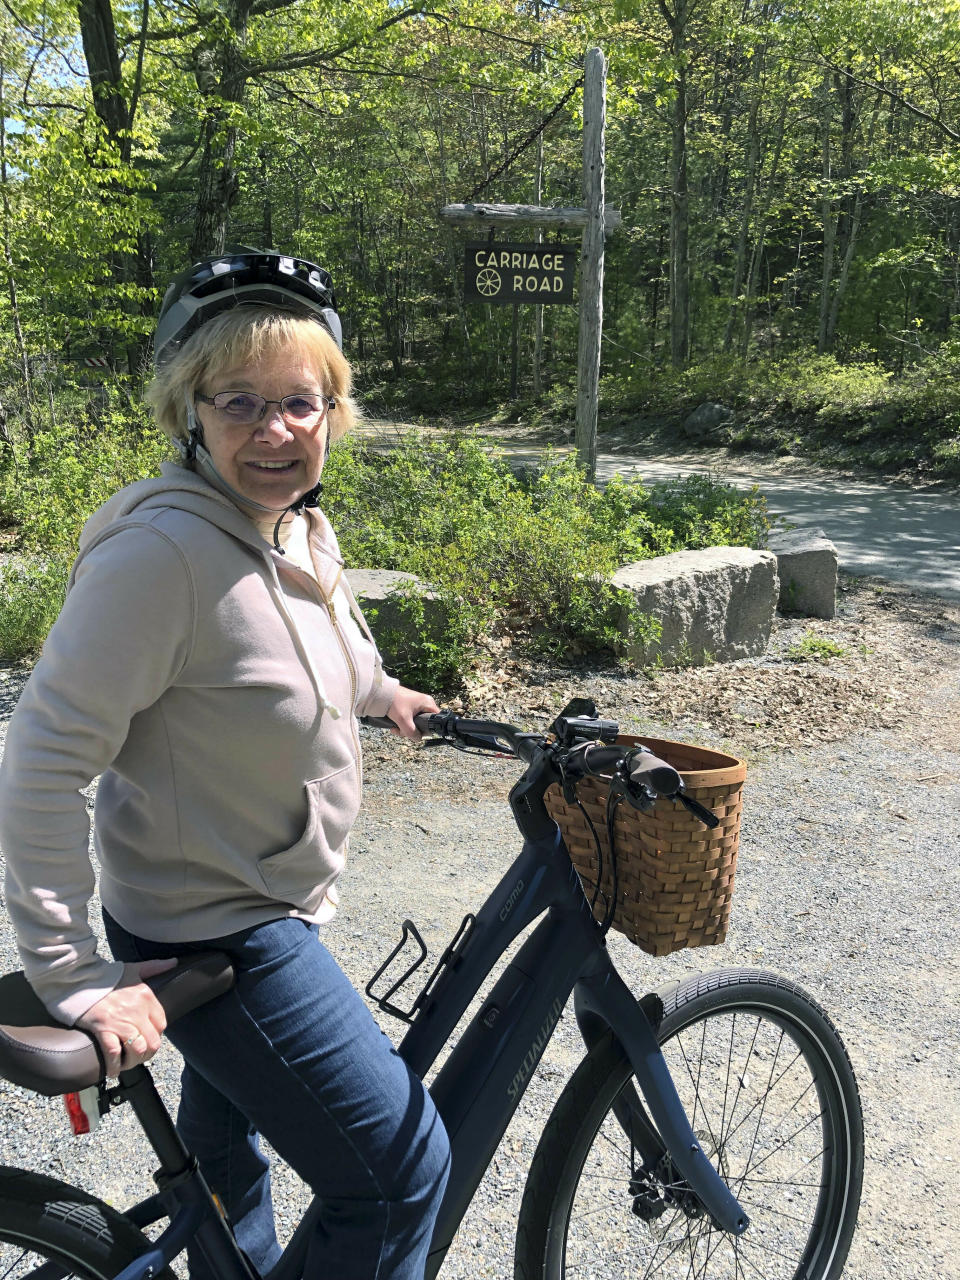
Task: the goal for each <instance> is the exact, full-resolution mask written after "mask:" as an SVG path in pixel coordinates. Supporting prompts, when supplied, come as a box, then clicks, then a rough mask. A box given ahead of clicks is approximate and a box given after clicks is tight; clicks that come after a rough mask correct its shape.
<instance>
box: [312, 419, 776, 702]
mask: <svg viewBox="0 0 960 1280" xmlns="http://www.w3.org/2000/svg"><path fill="white" fill-rule="evenodd" d="M675 488H676V486H671V485H663V486H657V487H656V489H655V490H647V489H646V488H645V487H644V486H643V484H642V483H641V482H640V481H638V480H631V481H628V480H623V479H621V478H617V479H614V480H612V481H611V482H610V483H609V484H608V485H607V486H606V487H605V488H602V489H600V488H597V487H596V486H594V485H592V484H589V483H588V482H587V481H586V480H585V478H584V476H583V474H582V472H581V471H580V470H579V468H578V467H577V465H576V463H575V462H574V461H572V460H570V459H562V460H561V459H558V458H555V457H549V456H548V457H547V458H546V459H545V461H544V464H543V465H542V466H541V467H539V468H536V469H534V470H533V472H532V473H529V474H525V475H524V476H522V477H518V476H516V475H514V473H513V472H512V471H511V470H510V468H509V466H508V465H507V463H506V461H505V460H504V459H503V458H502V457H499V456H491V454H490V453H489V452H487V451H486V450H484V449H483V448H482V447H481V445H480V443H479V442H478V441H477V440H476V439H474V438H472V437H470V436H467V435H459V436H453V437H449V438H445V439H443V440H435V439H424V438H422V437H418V436H416V435H411V436H406V437H404V438H403V439H402V440H401V441H400V442H399V443H398V444H397V446H396V447H395V448H394V449H392V450H391V451H390V452H389V453H385V454H378V453H376V452H373V451H371V450H367V449H364V448H363V446H362V445H361V444H359V443H357V442H356V441H353V442H343V443H342V444H341V445H340V446H339V447H338V448H337V449H336V450H334V452H333V454H332V455H331V458H330V461H329V463H328V466H327V470H326V472H325V476H324V506H325V509H326V510H327V513H328V515H329V516H330V518H331V520H332V522H333V524H334V527H335V528H336V529H337V531H338V533H339V535H340V539H341V542H342V544H343V548H344V553H345V555H346V557H347V560H348V562H349V563H351V564H354V565H363V566H376V567H378V568H384V569H394V570H399V571H401V572H405V573H411V574H415V575H416V576H417V577H418V578H419V579H420V581H421V582H422V583H424V584H428V585H429V586H430V587H431V588H432V589H433V590H434V591H436V592H438V593H439V594H440V595H441V596H443V597H444V598H445V599H446V600H447V601H449V602H450V603H451V605H452V621H451V623H450V625H449V628H448V630H447V632H446V633H445V634H442V635H438V634H432V635H427V636H424V638H423V641H422V643H420V642H418V645H419V647H418V648H417V650H416V651H415V652H414V651H411V652H409V653H408V661H409V663H410V665H409V666H408V665H407V664H406V663H404V665H403V673H404V678H405V679H407V680H412V681H414V682H416V681H417V680H418V679H419V680H421V682H422V683H424V684H425V685H426V686H427V687H432V688H443V687H449V686H450V685H451V684H452V683H455V682H456V681H457V679H458V678H462V675H463V673H464V672H465V670H466V669H467V667H468V666H469V664H470V662H471V661H473V660H475V658H476V656H477V654H478V653H479V650H480V646H481V643H482V642H483V640H484V638H485V637H493V638H494V639H496V638H497V637H498V636H500V635H501V634H503V633H507V632H509V634H510V636H511V639H512V643H514V644H518V645H519V646H520V648H521V649H525V650H526V651H528V652H534V653H540V654H545V655H548V656H550V657H553V658H557V659H566V660H570V659H572V658H576V657H578V656H581V655H583V654H586V653H603V652H610V651H613V650H614V649H615V648H616V647H618V645H619V644H620V642H621V640H622V633H623V630H624V629H627V630H628V631H629V632H630V634H631V635H632V637H633V638H634V640H636V641H637V642H639V643H643V642H650V641H651V640H654V639H655V638H656V637H655V635H654V634H653V633H654V631H655V626H654V624H653V623H652V621H651V620H650V619H648V618H645V617H643V616H641V615H639V614H638V613H637V611H636V609H635V608H634V606H633V603H632V597H630V596H628V595H626V594H625V593H622V592H620V591H617V590H616V589H615V588H614V587H613V586H612V584H611V581H610V579H611V577H612V575H613V573H614V572H615V570H616V569H617V568H619V566H620V565H622V564H624V563H627V562H629V561H633V560H640V559H644V558H645V557H647V556H651V555H660V554H663V553H665V552H668V551H673V550H678V549H680V548H681V547H684V546H690V545H694V546H704V545H707V543H708V542H709V541H710V540H714V541H719V542H723V543H728V544H734V545H744V544H746V545H751V546H759V545H762V544H763V542H764V540H765V536H766V531H767V529H768V528H769V520H768V518H767V516H766V512H765V507H764V503H763V499H762V498H760V497H759V496H758V495H756V494H755V493H754V494H751V495H743V494H739V493H737V492H736V491H735V490H733V489H731V488H729V487H728V486H725V485H721V484H719V483H718V482H717V481H716V480H714V479H711V478H709V477H706V478H703V479H698V480H696V481H694V482H682V488H681V491H680V493H679V495H678V496H676V497H672V496H671V495H672V494H673V491H674V489H675ZM698 502H699V503H702V504H703V506H704V511H703V512H702V513H700V512H699V511H698V507H697V504H698ZM407 608H408V610H409V611H410V612H411V613H412V614H413V616H414V617H422V613H418V609H420V604H419V602H417V601H416V600H414V601H412V602H411V603H410V604H409V605H408V606H407ZM397 638H398V637H396V636H392V637H384V644H385V646H386V647H392V643H394V642H395V641H396V640H397ZM428 673H429V678H428Z"/></svg>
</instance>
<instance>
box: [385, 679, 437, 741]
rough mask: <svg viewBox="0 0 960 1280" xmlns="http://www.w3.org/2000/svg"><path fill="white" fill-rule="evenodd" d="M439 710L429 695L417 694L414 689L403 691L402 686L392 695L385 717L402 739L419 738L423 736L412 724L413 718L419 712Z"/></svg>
mask: <svg viewBox="0 0 960 1280" xmlns="http://www.w3.org/2000/svg"><path fill="white" fill-rule="evenodd" d="M439 710H440V708H439V707H438V706H437V704H436V703H435V702H434V700H433V699H432V698H431V697H430V695H429V693H418V692H417V691H416V689H405V688H404V687H403V685H400V687H399V688H398V689H397V692H396V693H395V694H394V698H393V702H392V703H391V705H390V710H389V711H388V712H387V715H388V716H389V717H390V719H391V720H392V721H393V723H394V724H395V725H396V726H397V733H399V734H400V735H401V736H402V737H404V738H420V737H422V736H423V735H422V734H421V733H420V732H419V730H418V729H417V726H416V725H415V724H414V723H413V717H414V716H415V715H419V714H420V712H421V711H439Z"/></svg>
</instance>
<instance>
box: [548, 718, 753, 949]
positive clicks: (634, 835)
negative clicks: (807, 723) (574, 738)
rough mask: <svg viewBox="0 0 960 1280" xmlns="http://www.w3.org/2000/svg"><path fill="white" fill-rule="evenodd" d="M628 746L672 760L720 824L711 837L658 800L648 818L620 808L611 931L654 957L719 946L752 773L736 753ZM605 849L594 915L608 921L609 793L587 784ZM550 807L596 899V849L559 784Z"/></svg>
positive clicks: (654, 744)
mask: <svg viewBox="0 0 960 1280" xmlns="http://www.w3.org/2000/svg"><path fill="white" fill-rule="evenodd" d="M617 741H618V742H620V743H623V744H624V745H625V746H639V745H643V746H645V747H649V748H650V750H651V751H652V752H653V753H654V755H657V756H659V757H660V758H661V759H662V760H666V762H667V763H668V764H671V765H673V767H674V768H675V769H676V770H678V772H679V773H680V775H681V777H682V778H683V781H684V785H685V787H686V792H687V794H688V795H689V796H691V797H692V798H693V799H694V800H699V801H700V803H701V804H702V805H705V806H706V807H707V808H708V809H710V810H712V811H713V812H714V813H715V814H716V815H717V817H718V818H719V819H720V825H719V826H718V827H716V828H714V829H713V830H712V831H711V830H710V829H709V828H707V827H705V826H704V825H703V823H701V822H700V821H699V820H698V819H697V818H695V817H694V816H693V814H692V813H688V811H687V810H686V809H684V808H683V807H682V806H681V805H679V804H675V803H674V801H672V800H662V799H661V800H658V801H657V803H656V807H655V808H654V809H653V811H652V812H650V813H640V812H639V811H638V810H636V809H634V808H633V807H632V806H631V805H629V804H627V803H626V802H622V803H621V804H620V805H619V806H618V808H617V813H616V818H615V825H614V833H615V836H616V850H617V904H616V910H615V912H614V917H613V927H614V928H615V929H619V930H620V932H621V933H625V934H626V936H627V937H628V938H629V939H630V941H631V942H635V943H636V944H637V946H638V947H641V948H642V949H643V950H644V951H647V952H649V953H650V954H651V955H654V956H664V955H667V954H668V953H669V952H671V951H679V950H680V949H681V948H682V947H704V946H709V945H711V944H713V943H719V942H723V940H724V938H725V937H726V935H727V924H728V922H729V919H730V899H731V897H732V896H733V875H734V870H735V868H736V863H737V842H738V840H739V838H740V799H741V792H742V790H743V782H744V778H745V777H746V774H747V766H746V765H745V764H744V762H743V761H742V760H737V759H736V757H734V756H728V755H724V754H723V753H722V752H720V751H711V750H709V749H708V748H706V747H692V746H688V745H687V744H686V743H683V742H664V741H662V740H660V739H658V738H631V737H626V736H624V737H620V738H618V739H617ZM578 795H579V797H580V802H581V803H582V805H583V807H584V808H585V809H586V811H587V812H588V813H589V815H590V818H591V820H592V821H593V825H594V827H595V828H596V831H597V835H598V836H599V838H600V844H601V846H602V848H603V875H602V882H601V885H600V888H601V893H600V894H599V895H598V897H597V902H596V905H595V907H594V913H595V915H596V916H597V918H598V919H602V918H603V917H604V915H605V913H606V908H607V903H608V902H609V898H610V893H611V891H612V885H613V877H612V874H611V866H610V856H609V854H610V850H609V846H608V841H607V823H606V805H607V786H606V785H605V784H604V782H603V781H602V780H601V779H596V778H584V779H583V780H582V781H581V782H580V784H579V787H578ZM546 804H547V809H548V810H549V812H550V815H551V817H553V818H554V819H555V821H556V822H557V823H558V825H559V827H560V830H561V831H562V832H563V838H564V841H565V842H566V846H567V849H568V850H569V852H570V857H571V859H572V860H573V865H574V866H575V867H576V869H577V871H578V873H579V875H580V878H581V880H582V881H583V886H584V891H585V892H586V894H587V897H588V898H592V897H593V893H594V887H595V885H596V882H597V851H596V846H595V844H594V840H593V836H592V835H591V834H590V830H589V828H588V826H587V824H586V822H585V821H584V818H583V814H582V813H581V812H580V810H579V809H578V808H577V806H576V805H575V804H568V803H567V802H566V801H565V800H564V798H563V794H562V792H561V791H560V788H559V787H558V786H556V785H554V786H552V787H550V789H549V790H548V791H547V794H546Z"/></svg>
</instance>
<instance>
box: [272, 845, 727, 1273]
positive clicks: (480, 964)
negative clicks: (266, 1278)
mask: <svg viewBox="0 0 960 1280" xmlns="http://www.w3.org/2000/svg"><path fill="white" fill-rule="evenodd" d="M544 913H546V915H545V918H544V919H543V920H542V921H541V923H540V924H539V925H538V926H537V928H536V929H535V930H534V932H533V933H532V934H531V936H530V937H529V938H528V939H527V940H526V942H524V944H523V946H522V947H521V948H520V950H519V952H518V953H517V955H516V957H515V958H514V959H513V960H512V961H511V962H510V963H509V964H508V965H507V967H506V969H505V970H504V972H503V973H502V974H501V976H500V977H499V978H498V980H497V982H496V983H495V985H494V987H493V989H492V990H491V992H490V994H489V995H488V996H487V998H486V999H485V1000H484V1001H483V1004H482V1005H481V1007H480V1009H479V1011H478V1012H477V1014H476V1015H475V1016H474V1018H473V1019H472V1020H471V1021H470V1023H469V1025H468V1026H467V1027H466V1029H465V1030H464V1032H463V1034H462V1035H461V1037H460V1039H459V1040H458V1042H457V1044H456V1046H455V1048H454V1049H453V1050H452V1051H451V1053H450V1055H449V1057H448V1058H447V1060H446V1062H445V1063H444V1064H443V1066H442V1067H441V1069H440V1071H439V1072H438V1073H437V1076H436V1079H435V1080H434V1081H433V1084H432V1085H431V1087H430V1093H431V1096H432V1097H433V1100H434V1103H435V1104H436V1107H437V1110H438V1112H439V1114H440V1116H441V1118H442V1119H443V1122H444V1125H445V1127H446V1130H447V1134H448V1135H449V1138H450V1147H451V1152H452V1167H451V1170H450V1178H449V1181H448V1183H447V1190H446V1193H445V1195H444V1199H443V1204H442V1205H441V1208H440V1213H439V1216H438V1218H437V1223H436V1226H435V1228H434V1235H433V1242H432V1245H431V1249H430V1255H429V1258H428V1262H427V1267H426V1272H425V1280H433V1277H435V1276H436V1274H437V1272H438V1271H439V1270H440V1267H441V1265H442V1263H443V1259H444V1257H445V1256H446V1253H447V1250H448V1249H449V1247H450V1244H451V1241H452V1240H453V1237H454V1234H455V1233H456V1230H457V1228H458V1226H459V1225H460V1221H461V1219H462V1218H463V1215H464V1213H465V1212H466V1209H467V1206H468V1205H469V1204H470V1201H471V1200H472V1199H473V1195H474V1193H475V1191H476V1189H477V1186H478V1185H479V1183H480V1180H481V1178H482V1177H483V1175H484V1173H485V1171H486V1169H487V1166H488V1165H489V1163H490V1161H491V1159H492V1157H493V1154H494V1152H495V1151H496V1149H497V1146H498V1145H499V1143H500V1139H501V1138H502V1136H503V1133H504V1131H505V1129H506V1128H507V1125H508V1124H509V1123H510V1120H511V1118H512V1116H513V1113H514V1112H515V1111H516V1109H517V1106H518V1105H519V1103H520V1100H521V1098H522V1097H523V1094H524V1091H525V1090H526V1087H527V1084H528V1083H529V1081H530V1078H531V1076H532V1075H533V1073H534V1071H535V1070H536V1067H537V1064H538V1062H539V1061H540V1058H541V1056H542V1054H543V1051H544V1050H545V1049H546V1047H547V1044H548V1042H549V1040H550V1037H551V1036H552V1034H553V1031H554V1029H555V1027H556V1025H557V1023H558V1022H559V1020H560V1016H561V1014H562V1012H563V1009H564V1006H565V1005H566V1003H567V1000H568V998H569V996H570V993H571V991H574V990H575V999H576V1003H577V1015H578V1021H580V1022H581V1025H582V1026H583V1027H584V1028H585V1029H587V1028H589V1038H590V1039H591V1041H592V1039H593V1038H594V1036H595V1035H597V1034H600V1033H603V1032H605V1031H606V1030H607V1029H608V1028H609V1029H611V1030H612V1032H613V1034H614V1035H615V1036H616V1037H617V1039H618V1040H619V1042H620V1044H621V1045H622V1047H623V1049H624V1052H625V1053H626V1054H627V1057H628V1058H629V1060H630V1063H631V1065H632V1067H633V1070H634V1073H635V1074H636V1076H637V1079H638V1080H639V1082H640V1086H641V1089H642V1091H643V1096H644V1099H645V1101H646V1103H647V1106H648V1108H649V1111H650V1114H651V1116H652V1117H653V1120H654V1122H655V1124H656V1126H657V1130H658V1131H659V1133H660V1135H661V1137H662V1142H663V1145H665V1146H666V1148H667V1151H668V1152H669V1156H670V1159H671V1160H672V1161H673V1163H674V1165H675V1166H676V1168H677V1170H678V1171H679V1173H680V1174H681V1175H682V1177H683V1178H684V1179H686V1181H687V1183H688V1184H689V1186H690V1188H691V1190H692V1191H693V1192H694V1193H695V1194H696V1195H697V1196H698V1197H699V1199H700V1200H701V1201H702V1203H703V1204H704V1206H705V1208H706V1210H707V1212H708V1213H709V1214H710V1215H711V1217H712V1218H714V1219H715V1220H716V1221H717V1222H718V1223H719V1225H720V1227H721V1228H722V1229H723V1230H725V1231H729V1232H731V1233H733V1234H735V1235H739V1234H741V1233H742V1232H743V1231H745V1230H746V1227H747V1224H748V1219H747V1215H746V1214H745V1213H744V1211H743V1209H741V1207H740V1205H739V1203H738V1202H737V1200H736V1199H735V1198H734V1196H733V1195H731V1193H730V1192H729V1190H728V1189H727V1187H726V1184H725V1183H724V1182H723V1180H722V1179H721V1178H720V1176H719V1175H718V1174H717V1172H716V1170H715V1169H714V1167H713V1165H712V1164H711V1163H710V1161H709V1160H708V1158H707V1157H706V1155H705V1154H704V1153H703V1151H702V1150H701V1148H700V1144H699V1142H698V1141H697V1138H696V1136H695V1135H694V1132H693V1130H692V1129H691V1127H690V1124H689V1122H688V1120H687V1117H686V1114H685V1112H684V1110H683V1106H682V1104H681V1102H680V1099H679V1098H678V1096H677V1092H676V1089H675V1087H674V1084H673V1081H672V1079H671V1077H670V1073H669V1071H668V1069H667V1065H666V1063H665V1061H664V1059H663V1055H662V1054H661V1052H660V1046H659V1045H658V1043H657V1039H656V1035H655V1033H654V1029H653V1027H652V1026H651V1024H650V1021H649V1019H648V1018H647V1016H646V1013H645V1012H644V1010H643V1008H642V1007H641V1005H640V1004H639V1003H638V1002H637V1000H636V998H635V997H634V996H633V995H632V993H631V992H630V989H629V988H628V987H627V986H626V984H625V983H624V981H623V979H622V978H621V977H620V975H619V974H618V973H617V971H616V969H615V968H614V967H613V963H612V961H611V960H610V957H609V955H608V953H607V949H606V947H605V946H604V945H603V942H602V939H601V937H600V934H599V931H598V929H597V925H596V922H595V921H594V919H593V916H592V914H591V911H590V906H589V904H588V902H587V900H586V897H585V896H584V893H583V889H582V888H581V885H580V880H579V877H578V876H577V873H576V871H575V870H574V868H573V864H572V863H571V862H570V857H569V855H568V853H567V851H566V848H565V846H564V844H563V841H562V838H561V837H560V834H559V832H558V831H557V829H556V827H554V828H553V832H552V833H551V834H550V835H547V836H543V837H540V838H537V839H533V840H529V839H528V840H527V841H526V842H525V844H524V847H523V850H522V851H521V853H520V855H519V857H518V858H517V859H516V861H515V862H514V863H513V865H512V866H511V868H510V870H509V871H508V872H507V873H506V875H505V876H504V877H503V879H502V880H501V881H500V883H499V884H498V885H497V887H496V889H494V891H493V893H492V894H491V895H490V897H489V898H488V899H487V901H486V902H485V903H484V905H483V907H482V908H481V909H480V911H479V913H478V914H477V917H476V920H475V922H474V924H473V927H472V928H471V929H470V930H469V932H468V933H467V934H466V935H465V937H464V939H463V941H462V943H461V944H460V945H459V946H458V947H457V949H456V950H455V952H454V954H453V955H452V956H451V957H450V959H449V960H448V963H447V964H446V965H445V966H444V968H443V969H442V970H441V972H440V973H439V975H438V976H437V978H436V981H435V982H434V983H433V985H432V987H431V989H430V991H429V993H428V995H427V997H426V999H425V1000H424V1002H423V1003H422V1005H421V1007H420V1010H419V1012H418V1014H417V1017H416V1021H415V1022H414V1024H413V1026H412V1027H411V1028H410V1030H409V1031H408V1032H407V1034H406V1035H405V1036H404V1038H403V1041H402V1042H401V1044H400V1048H399V1052H400V1055H401V1057H403V1059H404V1060H405V1061H406V1062H407V1063H409V1065H410V1067H411V1068H412V1069H413V1070H414V1071H415V1072H416V1073H417V1075H419V1076H421V1077H422V1076H425V1075H426V1074H427V1072H428V1071H429V1070H430V1068H431V1067H432V1066H433V1064H434V1062H435V1061H436V1059H437V1057H438V1056H439V1054H440V1052H441V1051H442V1049H443V1047H444V1046H445V1044H446V1043H447V1041H448V1040H449V1038H450V1036H451V1034H452V1032H453V1030H454V1028H455V1027H456V1025H457V1023H458V1022H459V1021H460V1019H461V1018H462V1016H463V1014H464V1012H465V1011H466V1009H467V1007H468V1005H469V1004H470V1002H471V1000H472V999H473V998H474V996H475V995H476V993H477V991H478V990H479V988H480V987H481V986H482V984H483V982H484V981H485V979H486V978H487V976H488V974H489V973H490V972H491V970H492V969H493V967H494V965H495V964H496V963H497V961H498V960H499V959H500V957H501V956H502V955H503V954H504V952H505V951H506V950H507V949H508V947H509V946H510V945H511V943H513V942H514V941H515V940H516V939H517V937H518V936H519V935H520V934H521V933H522V932H523V930H524V929H526V928H527V926H528V925H530V924H531V923H532V922H533V921H534V920H536V919H537V918H538V917H539V916H541V915H544ZM661 1150H662V1148H661ZM319 1211H320V1207H319V1205H318V1204H317V1203H316V1202H314V1204H312V1205H311V1206H310V1207H309V1208H308V1210H307V1213H306V1215H305V1217H304V1219H303V1221H302V1222H301V1224H300V1226H299V1227H298V1229H297V1232H296V1234H295V1236H294V1238H293V1240H291V1242H290V1245H289V1246H288V1248H287V1250H286V1251H285V1253H284V1256H283V1258H282V1259H281V1260H280V1262H279V1263H278V1264H277V1266H276V1268H275V1269H274V1270H273V1271H272V1272H271V1275H270V1280H297V1277H299V1275H300V1269H301V1267H302V1262H303V1252H304V1251H305V1249H306V1246H307V1242H308V1241H309V1238H310V1235H311V1234H312V1222H313V1220H314V1218H315V1217H316V1215H317V1214H318V1213H319Z"/></svg>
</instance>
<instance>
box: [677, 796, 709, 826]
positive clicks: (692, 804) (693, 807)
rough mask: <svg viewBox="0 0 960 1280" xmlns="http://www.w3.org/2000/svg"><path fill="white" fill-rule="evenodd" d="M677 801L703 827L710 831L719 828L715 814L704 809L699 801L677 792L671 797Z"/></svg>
mask: <svg viewBox="0 0 960 1280" xmlns="http://www.w3.org/2000/svg"><path fill="white" fill-rule="evenodd" d="M673 799H674V800H679V801H680V803H681V804H682V805H683V807H684V808H685V809H686V810H688V812H690V813H692V814H693V816H694V817H695V818H699V819H700V821H701V822H702V823H703V825H704V826H705V827H709V828H710V830H711V831H712V830H713V829H714V827H719V825H720V819H719V818H718V817H717V815H716V814H715V813H712V812H711V811H710V810H709V809H707V808H705V807H704V806H703V805H702V804H701V803H700V801H699V800H694V799H693V797H692V796H688V795H685V794H684V793H683V792H682V791H678V792H677V794H676V795H675V796H674V797H673Z"/></svg>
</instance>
